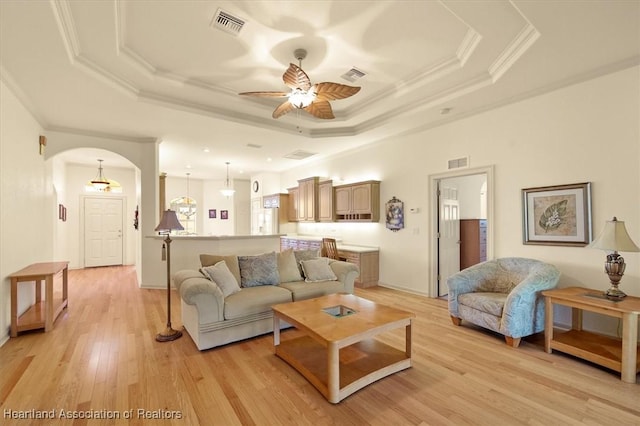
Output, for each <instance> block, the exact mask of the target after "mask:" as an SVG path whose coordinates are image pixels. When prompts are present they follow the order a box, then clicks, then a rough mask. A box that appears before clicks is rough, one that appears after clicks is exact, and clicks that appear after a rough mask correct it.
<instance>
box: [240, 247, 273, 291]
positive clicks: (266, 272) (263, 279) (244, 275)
mask: <svg viewBox="0 0 640 426" xmlns="http://www.w3.org/2000/svg"><path fill="white" fill-rule="evenodd" d="M238 264H239V265H240V282H241V284H240V285H241V286H242V287H256V286H259V285H278V284H280V275H279V274H278V260H277V257H276V252H275V251H273V252H271V253H265V254H261V255H258V256H238Z"/></svg>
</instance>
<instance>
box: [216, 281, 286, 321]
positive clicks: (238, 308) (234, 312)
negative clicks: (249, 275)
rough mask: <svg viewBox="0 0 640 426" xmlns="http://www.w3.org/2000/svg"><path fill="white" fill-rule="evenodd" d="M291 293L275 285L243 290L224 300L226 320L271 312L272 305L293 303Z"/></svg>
mask: <svg viewBox="0 0 640 426" xmlns="http://www.w3.org/2000/svg"><path fill="white" fill-rule="evenodd" d="M292 300H293V299H292V298H291V292H290V291H289V290H287V289H284V288H280V287H278V286H274V285H263V286H257V287H249V288H243V289H242V291H240V292H238V293H235V294H232V295H231V296H229V297H227V298H226V299H225V300H224V319H225V320H230V319H235V318H242V317H246V316H249V315H254V314H260V313H262V312H268V311H271V305H275V304H278V303H287V302H291V301H292Z"/></svg>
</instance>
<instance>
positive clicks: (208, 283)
mask: <svg viewBox="0 0 640 426" xmlns="http://www.w3.org/2000/svg"><path fill="white" fill-rule="evenodd" d="M261 256H262V259H260V257H259V256H237V255H228V256H216V255H204V254H203V255H200V261H201V264H202V268H201V269H200V271H196V270H183V271H179V272H177V273H176V274H175V275H174V283H175V286H176V288H177V289H178V292H179V293H180V299H181V303H182V323H183V325H184V328H185V329H186V330H187V332H188V333H189V335H190V336H191V338H192V339H193V341H194V342H195V344H196V346H197V347H198V349H199V350H204V349H209V348H213V347H216V346H220V345H224V344H227V343H231V342H235V341H238V340H242V339H247V338H249V337H254V336H258V335H261V334H265V333H269V332H272V331H273V311H272V309H271V306H272V305H275V304H278V303H285V302H291V301H296V300H304V299H310V298H313V297H319V296H323V295H326V294H332V293H353V286H354V280H355V278H356V277H357V276H358V273H359V271H358V268H357V267H356V266H355V265H353V264H351V263H347V262H343V261H336V260H332V259H327V258H319V257H318V252H317V251H309V250H304V251H296V252H294V251H292V250H286V251H284V252H280V253H272V254H264V255H261ZM264 258H266V259H268V262H266V263H265V262H262V263H260V260H264ZM273 258H275V259H276V261H275V263H274V262H273ZM222 261H224V265H221V264H220V262H222ZM252 262H253V263H252ZM313 265H317V266H318V268H317V269H318V270H320V272H318V271H315V275H316V276H313V275H314V270H313V268H312V266H313ZM327 265H328V266H327ZM303 266H308V268H307V269H308V270H307V271H305V270H304V269H303V268H302V267H303ZM218 267H221V268H223V269H224V274H226V275H224V278H218V277H217V276H216V278H217V281H218V282H216V281H215V280H213V279H212V278H211V276H210V275H209V274H210V273H211V269H212V268H218ZM227 268H228V272H231V274H232V275H233V277H234V278H235V281H237V284H238V285H239V289H238V288H236V287H235V285H236V284H235V282H234V280H233V279H231V278H230V276H229V274H228V272H227ZM218 269H220V268H218ZM274 269H275V270H274ZM305 272H308V273H309V274H305ZM264 277H267V278H266V279H264V280H263V278H264ZM276 277H277V278H276ZM227 278H228V279H227ZM225 280H226V281H228V285H227V284H224V283H223V281H225ZM274 280H276V281H277V282H276V281H274ZM265 282H270V284H265ZM281 323H282V322H281ZM288 326H289V325H288V324H282V327H281V328H285V327H288Z"/></svg>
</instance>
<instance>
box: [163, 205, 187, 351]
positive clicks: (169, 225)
mask: <svg viewBox="0 0 640 426" xmlns="http://www.w3.org/2000/svg"><path fill="white" fill-rule="evenodd" d="M174 229H175V230H178V231H181V230H183V229H184V227H183V226H182V225H181V224H180V221H179V220H178V216H176V212H175V211H173V210H171V209H167V210H165V211H164V212H163V213H162V219H161V220H160V223H159V224H158V226H156V231H158V232H159V233H160V234H161V235H165V239H164V244H163V246H162V249H163V253H162V255H163V256H162V257H163V259H164V254H165V253H164V248H165V245H166V248H167V252H166V256H167V328H166V329H165V330H164V331H162V332H160V333H158V334H157V335H156V340H157V341H158V342H169V341H171V340H176V339H178V338H180V337H181V336H182V331H180V330H174V329H173V328H171V238H170V236H169V234H170V233H171V231H172V230H174Z"/></svg>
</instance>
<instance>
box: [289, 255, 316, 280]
mask: <svg viewBox="0 0 640 426" xmlns="http://www.w3.org/2000/svg"><path fill="white" fill-rule="evenodd" d="M293 255H294V256H295V258H296V264H297V265H298V271H300V275H301V276H302V277H303V278H304V271H303V270H302V265H301V264H300V261H302V260H310V259H315V258H317V257H320V250H318V249H310V250H294V251H293Z"/></svg>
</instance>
